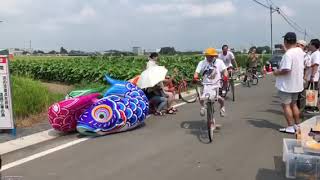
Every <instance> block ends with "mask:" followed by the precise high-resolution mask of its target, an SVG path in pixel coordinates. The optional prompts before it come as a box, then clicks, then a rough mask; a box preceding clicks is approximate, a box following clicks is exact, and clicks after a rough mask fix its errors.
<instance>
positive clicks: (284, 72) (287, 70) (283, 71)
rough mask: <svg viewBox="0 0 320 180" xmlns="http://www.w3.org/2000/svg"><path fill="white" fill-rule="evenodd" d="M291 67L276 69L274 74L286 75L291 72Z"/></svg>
mask: <svg viewBox="0 0 320 180" xmlns="http://www.w3.org/2000/svg"><path fill="white" fill-rule="evenodd" d="M290 71H291V70H290V69H280V70H276V71H274V72H273V75H275V76H282V75H286V74H288V73H289V72H290Z"/></svg>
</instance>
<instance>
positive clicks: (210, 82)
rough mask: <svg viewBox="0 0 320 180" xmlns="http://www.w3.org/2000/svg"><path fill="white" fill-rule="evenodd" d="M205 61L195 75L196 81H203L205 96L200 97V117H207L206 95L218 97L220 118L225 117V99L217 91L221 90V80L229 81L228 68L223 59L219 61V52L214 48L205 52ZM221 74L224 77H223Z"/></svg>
mask: <svg viewBox="0 0 320 180" xmlns="http://www.w3.org/2000/svg"><path fill="white" fill-rule="evenodd" d="M204 54H205V59H204V60H202V61H200V62H199V64H198V66H197V69H196V71H195V73H194V80H196V81H198V80H199V78H200V77H199V76H201V78H202V79H203V81H202V83H203V86H204V87H203V94H202V95H201V97H200V99H201V100H200V104H201V109H200V115H201V116H205V112H206V110H205V107H204V99H205V95H206V94H210V95H211V96H218V100H219V103H220V116H222V117H223V116H225V111H226V110H225V107H224V99H223V98H222V97H220V96H219V95H218V94H217V91H216V90H217V89H218V90H219V88H221V83H220V81H221V79H223V80H224V81H227V80H228V71H227V66H226V65H225V64H224V62H223V61H222V60H221V59H218V52H217V50H216V49H214V48H208V49H206V50H205V53H204ZM221 74H222V75H223V77H221Z"/></svg>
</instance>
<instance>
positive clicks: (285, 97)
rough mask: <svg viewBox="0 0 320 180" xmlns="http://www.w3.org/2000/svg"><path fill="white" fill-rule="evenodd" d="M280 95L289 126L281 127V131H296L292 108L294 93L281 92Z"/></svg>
mask: <svg viewBox="0 0 320 180" xmlns="http://www.w3.org/2000/svg"><path fill="white" fill-rule="evenodd" d="M279 97H280V100H281V103H282V108H283V112H284V117H285V119H286V120H287V124H288V127H287V128H282V129H280V131H281V132H286V133H295V130H294V127H293V122H294V118H293V112H292V109H291V103H292V95H291V94H290V93H286V92H279Z"/></svg>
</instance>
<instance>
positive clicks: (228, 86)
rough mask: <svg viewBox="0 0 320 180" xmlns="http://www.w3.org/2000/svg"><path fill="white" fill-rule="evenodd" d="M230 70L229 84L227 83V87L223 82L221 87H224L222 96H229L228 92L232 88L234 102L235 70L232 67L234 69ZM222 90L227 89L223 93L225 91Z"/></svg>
mask: <svg viewBox="0 0 320 180" xmlns="http://www.w3.org/2000/svg"><path fill="white" fill-rule="evenodd" d="M228 72H229V79H228V82H227V85H226V87H224V86H225V84H222V86H221V87H223V88H221V93H220V94H221V97H223V98H225V97H227V94H228V92H229V91H230V90H231V93H232V101H233V102H234V101H235V82H234V81H235V77H234V70H233V69H232V70H228ZM222 90H225V92H224V93H223V91H222Z"/></svg>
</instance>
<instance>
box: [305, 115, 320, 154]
mask: <svg viewBox="0 0 320 180" xmlns="http://www.w3.org/2000/svg"><path fill="white" fill-rule="evenodd" d="M311 128H312V129H313V130H318V131H319V130H320V116H315V117H313V118H310V119H308V120H306V121H304V122H303V123H301V124H300V132H301V143H302V147H303V148H307V147H306V142H307V141H310V140H312V139H313V138H312V137H310V136H309V135H308V134H309V132H310V130H311ZM314 153H320V150H319V152H315V151H314Z"/></svg>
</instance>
